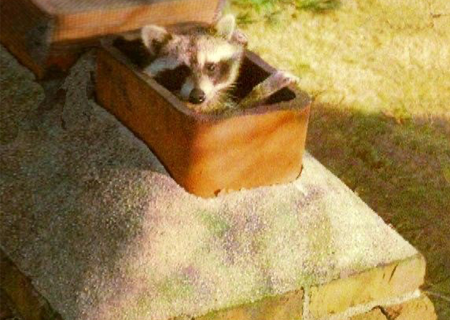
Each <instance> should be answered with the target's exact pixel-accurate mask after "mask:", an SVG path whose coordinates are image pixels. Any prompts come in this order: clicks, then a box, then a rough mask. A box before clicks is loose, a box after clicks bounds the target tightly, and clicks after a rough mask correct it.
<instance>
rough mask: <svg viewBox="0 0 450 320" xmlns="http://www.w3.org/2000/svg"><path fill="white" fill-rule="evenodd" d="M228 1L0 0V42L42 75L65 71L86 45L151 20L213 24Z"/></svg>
mask: <svg viewBox="0 0 450 320" xmlns="http://www.w3.org/2000/svg"><path fill="white" fill-rule="evenodd" d="M223 3H224V0H169V1H163V0H96V1H91V0H82V1H73V0H0V9H1V10H0V18H1V21H2V27H1V29H0V41H1V42H2V44H3V45H5V46H6V47H7V48H8V50H10V51H11V52H12V53H13V54H14V55H15V56H16V57H17V58H18V59H19V60H20V61H21V63H23V64H24V65H26V66H27V67H29V68H30V69H31V70H32V71H33V72H34V73H35V74H36V75H37V76H38V77H39V78H43V77H45V76H46V75H48V74H49V73H50V72H48V71H52V70H56V69H58V70H61V71H65V70H67V68H69V67H70V66H71V65H72V64H73V62H74V61H75V60H76V58H77V57H78V55H79V52H80V50H81V48H84V47H86V46H90V45H92V44H95V42H96V39H98V38H99V37H101V36H104V35H106V34H117V33H122V32H127V31H130V30H136V29H139V28H140V27H142V26H143V25H146V24H150V23H153V24H159V25H170V24H176V23H181V22H188V21H195V22H202V23H211V22H213V21H214V19H215V18H216V16H217V14H218V13H219V12H220V10H221V8H222V5H223Z"/></svg>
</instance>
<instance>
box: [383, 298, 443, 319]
mask: <svg viewBox="0 0 450 320" xmlns="http://www.w3.org/2000/svg"><path fill="white" fill-rule="evenodd" d="M383 309H384V311H385V314H386V317H387V320H436V319H437V317H436V313H435V310H434V306H433V303H432V302H431V301H430V299H429V298H428V297H427V296H426V295H422V296H420V297H419V298H417V299H413V300H410V301H407V302H405V303H402V304H398V305H393V306H389V307H384V308H383Z"/></svg>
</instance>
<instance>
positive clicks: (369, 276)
mask: <svg viewBox="0 0 450 320" xmlns="http://www.w3.org/2000/svg"><path fill="white" fill-rule="evenodd" d="M424 276H425V259H424V258H423V257H422V256H421V255H416V256H414V257H412V258H409V259H407V260H403V261H400V262H395V263H392V264H388V265H385V266H379V267H376V268H373V269H370V270H368V271H366V272H362V273H358V274H354V275H351V276H349V277H348V278H341V279H337V280H334V281H332V282H329V283H327V284H324V285H321V286H316V287H312V288H311V298H310V304H309V310H310V312H311V314H312V315H313V316H314V317H317V318H321V317H325V316H327V315H330V314H335V313H340V312H344V311H345V310H347V309H348V308H351V307H354V306H357V305H360V304H366V303H370V302H373V301H376V300H381V299H386V298H389V297H396V296H400V295H402V294H406V293H408V292H413V291H414V290H416V289H418V288H419V286H420V285H422V284H423V281H424Z"/></svg>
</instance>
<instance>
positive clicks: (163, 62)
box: [141, 15, 246, 113]
mask: <svg viewBox="0 0 450 320" xmlns="http://www.w3.org/2000/svg"><path fill="white" fill-rule="evenodd" d="M141 38H142V42H143V43H144V45H145V47H146V48H147V49H148V51H149V53H150V55H151V56H152V57H153V59H152V61H151V62H150V63H149V64H148V66H146V67H145V68H144V69H143V72H144V73H146V74H148V75H149V76H151V77H154V78H155V79H156V80H157V81H158V82H160V83H162V84H164V86H166V87H167V88H168V89H169V90H171V91H173V92H174V93H176V94H177V95H178V97H179V98H180V99H181V100H182V101H184V102H186V105H187V106H188V107H189V108H191V109H193V110H195V111H199V112H206V113H208V112H213V111H218V110H221V109H225V108H228V107H230V105H231V104H230V101H231V99H230V91H231V90H232V89H233V86H234V85H235V84H236V80H237V78H238V77H239V71H240V68H241V65H242V61H243V58H244V50H245V45H246V38H245V36H244V35H243V34H242V33H239V32H237V33H236V32H235V19H234V16H232V15H227V16H224V17H223V18H221V19H220V20H219V21H218V22H217V23H216V24H214V25H213V26H210V27H202V26H194V27H190V28H185V29H182V30H181V31H178V32H169V31H168V30H167V29H166V28H163V27H160V26H156V25H148V26H145V27H144V28H142V30H141Z"/></svg>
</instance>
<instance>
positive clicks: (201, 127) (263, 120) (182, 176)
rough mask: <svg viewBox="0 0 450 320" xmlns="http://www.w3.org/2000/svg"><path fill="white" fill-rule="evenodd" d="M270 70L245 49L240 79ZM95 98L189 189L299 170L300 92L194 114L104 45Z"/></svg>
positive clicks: (260, 181) (291, 175)
mask: <svg viewBox="0 0 450 320" xmlns="http://www.w3.org/2000/svg"><path fill="white" fill-rule="evenodd" d="M273 71H274V69H273V68H270V67H269V66H268V65H267V64H265V63H264V62H263V61H262V60H261V59H260V58H259V57H257V56H256V55H255V54H252V53H247V56H246V62H245V64H244V67H243V74H244V76H245V77H246V78H248V79H249V80H248V81H244V83H247V84H250V85H255V84H256V83H257V82H260V81H262V80H263V79H264V78H265V77H267V76H268V75H269V74H270V73H271V72H273ZM252 82H253V83H252ZM249 90H251V87H249V88H247V89H245V90H243V92H247V91H249ZM97 99H98V101H99V102H100V104H101V105H103V106H104V107H105V108H106V109H107V110H109V111H110V112H111V113H113V114H114V115H115V116H116V117H117V118H118V119H119V120H120V121H122V122H123V123H124V124H125V125H126V126H127V127H128V128H130V129H131V130H132V131H133V132H134V133H135V134H136V135H137V136H139V137H140V138H141V139H142V140H143V141H144V142H145V143H147V145H148V146H149V147H150V148H151V149H152V150H153V152H154V153H155V154H156V155H157V156H158V157H159V159H160V160H161V162H162V163H163V164H164V166H165V167H166V169H167V170H168V171H169V173H170V174H171V175H172V177H173V178H174V179H175V181H177V182H178V183H179V184H180V185H181V186H182V187H184V188H185V189H186V190H187V191H188V192H191V193H194V194H196V195H199V196H203V197H211V196H214V195H215V194H217V193H218V192H220V191H222V190H240V189H242V188H253V187H257V186H263V185H272V184H279V183H285V182H290V181H292V180H294V179H296V178H297V177H298V176H299V174H300V172H301V167H302V155H303V151H304V146H305V139H306V131H307V124H308V118H309V103H310V100H309V98H308V96H307V95H306V94H304V93H301V92H298V94H297V96H296V98H295V99H293V100H290V101H287V102H279V103H273V104H271V105H263V106H259V107H257V108H252V109H248V110H237V111H236V112H234V113H232V114H227V115H208V114H198V113H195V112H193V111H191V110H189V109H188V108H187V107H186V106H185V105H184V104H183V103H182V102H181V101H179V100H178V99H177V98H176V97H175V96H173V95H172V94H171V93H170V92H169V91H167V90H166V89H165V88H163V87H161V86H160V85H159V84H158V83H156V82H155V81H154V80H153V79H151V78H149V77H148V76H146V75H144V74H142V73H141V72H140V71H139V70H138V69H137V67H135V66H134V65H133V64H131V62H130V61H129V60H128V59H127V58H126V57H125V56H123V55H122V54H121V53H120V52H119V51H118V50H117V49H116V48H113V47H111V46H109V47H106V48H105V49H104V50H102V51H101V52H99V56H98V69H97Z"/></svg>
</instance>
